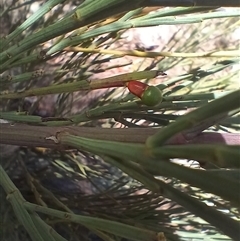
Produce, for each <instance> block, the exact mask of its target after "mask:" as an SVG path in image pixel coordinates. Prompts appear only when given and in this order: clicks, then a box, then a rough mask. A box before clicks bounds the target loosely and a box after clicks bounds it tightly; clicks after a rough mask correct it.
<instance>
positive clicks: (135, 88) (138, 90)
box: [127, 80, 148, 98]
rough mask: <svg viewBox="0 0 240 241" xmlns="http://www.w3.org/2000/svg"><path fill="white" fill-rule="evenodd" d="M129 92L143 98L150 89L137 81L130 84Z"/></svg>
mask: <svg viewBox="0 0 240 241" xmlns="http://www.w3.org/2000/svg"><path fill="white" fill-rule="evenodd" d="M127 87H128V90H129V91H130V92H131V93H132V94H134V95H136V96H137V97H139V98H142V95H143V93H144V92H145V90H146V89H147V88H148V85H147V84H145V83H142V82H140V81H137V80H132V81H130V82H128V85H127Z"/></svg>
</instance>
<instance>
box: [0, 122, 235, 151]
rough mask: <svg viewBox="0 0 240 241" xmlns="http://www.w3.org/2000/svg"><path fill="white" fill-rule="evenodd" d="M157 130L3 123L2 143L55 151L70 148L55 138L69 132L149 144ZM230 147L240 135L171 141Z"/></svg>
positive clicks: (0, 129) (172, 141)
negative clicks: (147, 142) (148, 139)
mask: <svg viewBox="0 0 240 241" xmlns="http://www.w3.org/2000/svg"><path fill="white" fill-rule="evenodd" d="M157 130H158V129H155V128H118V129H114V128H96V127H47V126H31V125H26V124H14V125H12V124H0V143H1V144H8V145H17V146H29V147H46V148H53V149H65V148H68V147H66V146H63V145H61V144H58V143H55V142H54V141H53V140H54V137H56V135H58V134H59V133H61V132H67V133H69V134H72V135H77V136H79V137H85V138H92V139H98V140H105V141H119V142H129V143H145V141H146V139H147V138H148V137H149V136H150V135H153V134H155V133H156V131H157ZM197 143H199V144H207V143H211V144H227V145H240V136H239V134H231V133H213V132H204V133H201V134H199V135H197V136H196V137H195V138H193V139H191V140H189V139H187V138H186V137H185V136H184V134H183V133H179V134H178V135H176V136H174V137H173V138H171V139H170V140H169V141H168V142H167V144H171V145H185V144H197Z"/></svg>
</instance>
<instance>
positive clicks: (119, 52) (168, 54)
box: [64, 47, 240, 58]
mask: <svg viewBox="0 0 240 241" xmlns="http://www.w3.org/2000/svg"><path fill="white" fill-rule="evenodd" d="M64 50H65V51H68V52H83V53H101V54H111V55H115V56H126V55H129V56H135V57H145V58H156V57H174V58H176V57H177V58H200V57H202V58H206V57H238V56H239V54H240V51H238V50H229V51H215V52H202V53H178V52H144V51H139V50H114V49H92V48H82V47H67V48H65V49H64Z"/></svg>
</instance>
